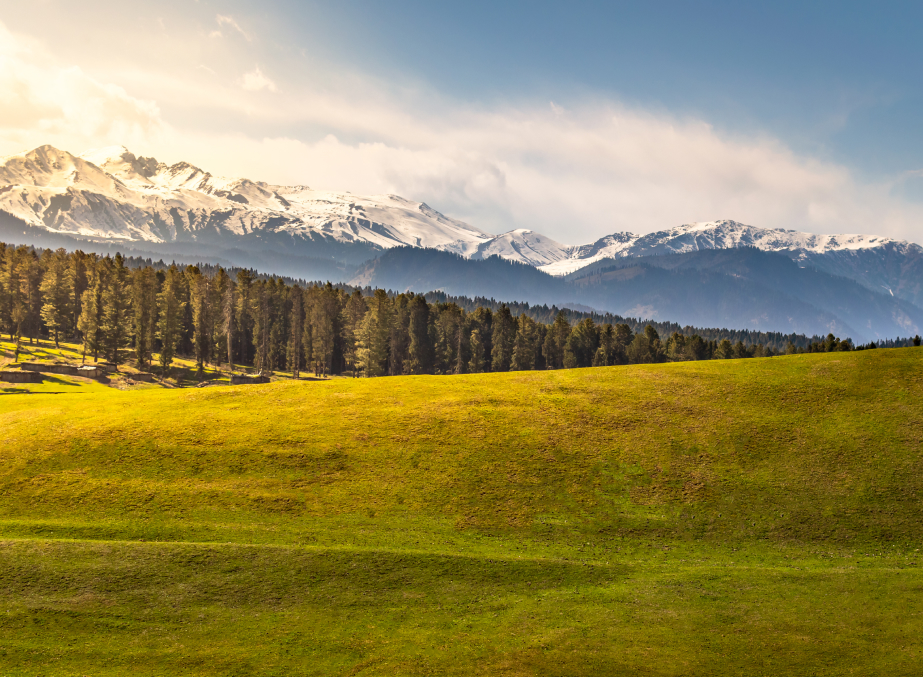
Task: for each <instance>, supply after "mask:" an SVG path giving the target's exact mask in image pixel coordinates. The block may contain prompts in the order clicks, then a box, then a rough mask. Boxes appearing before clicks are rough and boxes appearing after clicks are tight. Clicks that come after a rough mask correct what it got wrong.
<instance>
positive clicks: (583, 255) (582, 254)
mask: <svg viewBox="0 0 923 677" xmlns="http://www.w3.org/2000/svg"><path fill="white" fill-rule="evenodd" d="M888 245H890V246H892V247H894V248H896V249H897V250H898V251H902V252H909V251H910V250H917V251H923V248H921V247H920V246H919V245H916V244H912V243H909V242H903V241H899V240H894V239H891V238H887V237H881V236H878V235H860V234H852V235H816V234H813V233H801V232H798V231H794V230H781V229H773V228H757V227H755V226H748V225H745V224H743V223H738V222H737V221H729V220H721V221H702V222H694V223H687V224H685V225H682V226H676V227H675V228H668V229H666V230H660V231H657V232H655V233H649V234H647V235H635V234H633V233H615V234H614V235H609V236H607V237H604V238H602V239H601V240H598V241H597V242H595V243H593V244H592V245H586V246H584V247H575V248H572V250H571V253H570V255H569V256H567V257H564V258H559V259H557V260H553V261H549V262H548V263H546V264H543V265H540V266H539V268H540V269H541V270H543V271H545V272H546V273H549V274H551V275H567V274H568V273H572V272H574V271H577V270H580V269H581V268H584V267H586V266H588V265H590V264H591V263H594V262H596V261H599V260H601V259H606V258H614V259H617V258H628V257H639V256H655V255H660V254H683V253H687V252H693V251H699V250H702V249H736V248H739V247H755V248H757V249H761V250H763V251H769V252H792V253H794V254H795V258H805V257H806V256H808V255H809V254H829V253H831V252H837V251H858V250H867V249H875V248H880V247H885V246H888Z"/></svg>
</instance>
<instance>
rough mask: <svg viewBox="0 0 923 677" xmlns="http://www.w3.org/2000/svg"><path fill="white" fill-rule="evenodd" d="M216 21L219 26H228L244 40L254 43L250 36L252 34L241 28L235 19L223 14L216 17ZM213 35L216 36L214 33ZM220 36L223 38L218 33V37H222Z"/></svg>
mask: <svg viewBox="0 0 923 677" xmlns="http://www.w3.org/2000/svg"><path fill="white" fill-rule="evenodd" d="M215 20H216V21H217V22H218V26H227V27H228V28H230V29H232V30H234V31H237V32H238V33H240V35H242V36H243V38H244V40H246V41H247V42H252V41H253V38H252V37H251V36H250V34H249V33H247V31H245V30H244V29H243V28H241V27H240V24H239V23H237V21H236V20H235V19H234V17H232V16H224V15H222V14H219V15H218V16H216V17H215ZM212 35H215V34H214V33H212ZM220 36H221V33H220V32H218V33H217V37H220Z"/></svg>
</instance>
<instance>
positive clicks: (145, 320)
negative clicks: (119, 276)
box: [131, 267, 157, 371]
mask: <svg viewBox="0 0 923 677" xmlns="http://www.w3.org/2000/svg"><path fill="white" fill-rule="evenodd" d="M131 296H132V315H133V318H134V335H135V368H137V369H138V370H139V371H146V370H148V369H150V367H151V361H152V359H153V353H154V338H155V336H156V327H157V273H156V272H155V271H154V269H153V268H150V267H146V268H136V269H135V270H134V271H132V274H131Z"/></svg>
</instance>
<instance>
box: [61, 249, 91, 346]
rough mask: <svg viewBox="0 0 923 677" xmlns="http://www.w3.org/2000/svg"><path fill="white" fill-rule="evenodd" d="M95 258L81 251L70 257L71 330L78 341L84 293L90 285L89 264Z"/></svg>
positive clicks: (68, 262)
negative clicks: (78, 324)
mask: <svg viewBox="0 0 923 677" xmlns="http://www.w3.org/2000/svg"><path fill="white" fill-rule="evenodd" d="M94 260H95V258H94V257H93V256H92V255H90V254H84V253H83V252H82V251H80V250H79V249H78V250H77V251H75V252H74V253H73V254H71V255H70V256H69V257H68V261H67V264H68V275H69V276H70V291H71V302H70V309H71V320H70V328H71V331H72V332H73V337H74V339H75V340H76V339H77V338H78V337H79V336H78V335H79V333H80V331H79V329H78V327H77V322H78V321H79V319H80V314H81V312H82V310H83V308H82V299H83V292H85V291H86V290H87V286H88V285H89V279H88V277H87V268H88V266H89V264H90V263H91V262H92V261H94Z"/></svg>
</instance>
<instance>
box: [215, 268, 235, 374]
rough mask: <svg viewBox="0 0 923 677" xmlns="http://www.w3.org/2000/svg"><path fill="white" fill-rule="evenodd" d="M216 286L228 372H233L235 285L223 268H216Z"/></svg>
mask: <svg viewBox="0 0 923 677" xmlns="http://www.w3.org/2000/svg"><path fill="white" fill-rule="evenodd" d="M217 283H218V288H219V289H221V290H222V291H221V313H222V325H221V328H222V334H223V336H224V341H225V344H226V345H225V349H226V350H227V354H228V373H229V374H232V373H234V319H235V318H234V311H235V308H236V299H235V287H234V282H233V280H231V278H230V276H228V274H227V273H226V272H224V269H223V268H219V269H218V281H217Z"/></svg>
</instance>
